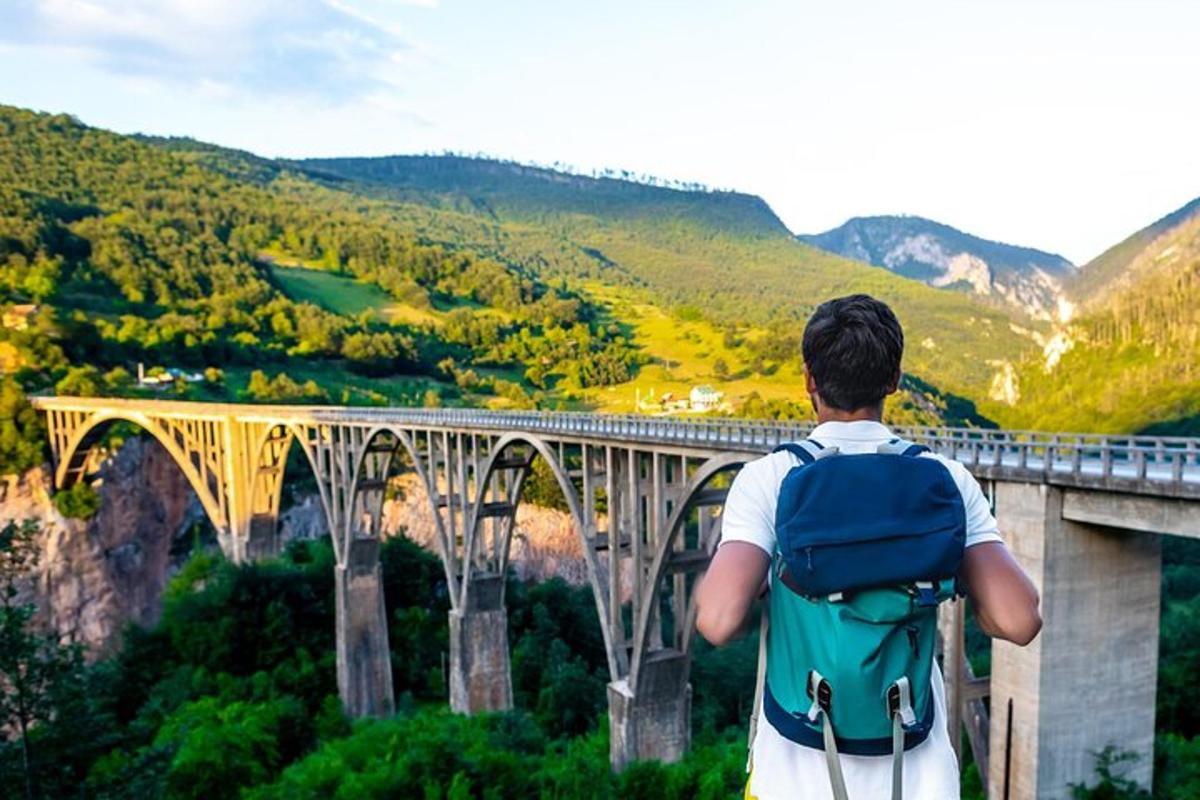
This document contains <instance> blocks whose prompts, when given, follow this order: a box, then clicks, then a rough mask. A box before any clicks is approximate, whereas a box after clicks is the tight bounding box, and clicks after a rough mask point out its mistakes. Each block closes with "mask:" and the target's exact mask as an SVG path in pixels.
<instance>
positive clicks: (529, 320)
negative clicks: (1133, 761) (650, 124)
mask: <svg viewBox="0 0 1200 800" xmlns="http://www.w3.org/2000/svg"><path fill="white" fill-rule="evenodd" d="M0 131H2V132H3V136H2V137H0V263H3V265H4V273H3V277H2V278H0V305H3V306H4V307H5V308H7V309H9V310H10V311H11V312H12V314H15V315H17V316H20V317H21V318H20V319H16V316H13V318H12V319H11V320H9V322H6V324H5V326H4V328H3V330H2V331H0V368H2V369H3V370H4V374H5V375H6V376H7V377H6V381H7V382H8V383H7V384H6V386H7V388H6V394H5V395H4V396H5V397H6V398H9V400H10V401H11V402H9V412H10V413H6V414H4V415H3V418H2V420H0V428H2V430H0V449H3V450H4V451H5V453H4V454H3V460H4V461H5V464H6V465H7V466H8V467H10V468H19V467H21V466H28V464H30V463H32V461H33V460H36V458H37V457H38V456H37V449H38V448H37V445H36V443H37V442H38V441H39V439H40V437H39V435H38V434H37V431H36V430H35V429H36V425H37V422H36V419H34V418H32V417H30V416H29V415H27V414H26V415H24V416H22V413H23V412H22V408H23V406H22V404H21V402H20V396H21V393H22V392H23V391H24V392H27V391H43V390H57V391H59V392H61V393H74V394H139V393H140V394H150V395H153V396H158V395H159V394H161V393H162V392H163V391H169V392H171V393H173V394H174V395H175V396H183V397H192V398H197V399H237V400H250V401H254V400H270V401H298V402H325V401H328V402H337V403H393V404H438V403H449V404H472V405H483V404H486V405H492V406H499V407H505V406H508V407H512V406H517V407H534V406H541V407H563V406H565V407H582V408H596V409H601V410H631V409H632V408H633V405H634V403H633V400H634V396H635V394H637V393H638V392H647V391H654V390H657V391H661V392H664V393H665V392H666V391H667V390H673V391H678V392H681V393H684V394H686V392H687V391H688V390H689V389H690V387H691V386H693V385H697V384H701V383H714V384H719V385H721V386H722V388H725V386H726V384H727V385H728V389H729V393H730V394H729V400H730V406H729V408H730V409H731V410H732V411H734V412H735V413H742V414H768V415H771V416H801V417H802V416H805V415H806V414H808V413H810V412H809V409H808V404H807V401H806V398H805V395H804V391H803V383H802V378H801V364H800V357H799V336H800V332H801V329H802V326H803V321H804V319H805V318H806V316H807V315H808V314H809V313H810V312H811V310H812V308H813V307H815V305H816V304H817V303H818V302H820V301H821V300H824V299H826V298H828V297H830V296H834V295H838V294H846V293H850V292H855V291H865V292H870V293H872V294H876V295H878V296H881V297H883V298H885V299H887V300H888V301H890V302H892V303H893V304H894V305H895V306H896V308H897V310H898V312H899V313H900V314H901V316H902V317H903V318H904V320H905V322H906V324H907V327H908V335H909V341H910V347H909V350H908V359H907V362H906V368H907V369H908V371H909V372H910V373H911V375H912V377H911V378H910V379H909V380H908V381H906V383H905V388H904V391H903V392H902V396H901V397H900V398H899V399H898V401H897V402H896V403H894V404H892V405H891V406H890V407H889V415H890V416H891V417H892V418H893V419H895V420H896V421H901V422H937V421H940V420H949V421H953V422H963V421H982V419H981V418H979V417H978V416H977V415H976V413H975V411H974V409H973V407H972V406H971V404H970V402H969V400H964V399H963V398H971V397H976V396H981V395H984V394H986V393H987V392H988V390H989V387H990V386H991V384H992V382H993V380H994V378H995V374H996V373H997V372H998V371H1002V370H1003V368H1004V365H1005V364H1007V363H1009V362H1011V361H1012V360H1014V359H1016V358H1017V356H1018V354H1019V352H1020V350H1021V348H1022V346H1023V342H1024V341H1025V335H1024V334H1022V333H1020V332H1021V331H1027V328H1025V327H1023V326H1022V325H1018V324H1017V323H1021V322H1023V320H1020V319H1019V318H1016V317H1013V316H1011V315H1009V314H1008V313H1006V312H1002V311H1000V310H997V309H996V308H993V307H989V306H987V305H985V304H980V303H977V302H973V301H971V300H970V299H969V298H966V297H962V296H957V295H954V294H949V293H944V292H937V291H934V290H932V289H929V288H927V287H924V286H921V285H919V284H916V283H914V282H912V281H907V280H904V279H902V278H898V277H895V276H891V275H888V274H887V273H884V272H882V271H880V270H876V269H872V268H870V267H867V266H866V265H863V264H860V263H856V262H853V261H849V260H845V259H841V258H837V257H834V256H830V255H828V254H825V253H822V252H820V251H818V250H815V249H813V248H809V247H807V246H805V245H802V244H800V243H797V242H796V241H795V240H794V239H793V238H792V236H791V235H790V233H789V232H788V231H787V230H786V228H784V226H783V225H782V224H781V223H780V222H779V220H778V219H777V218H776V217H775V216H774V214H773V213H772V212H771V210H770V209H769V208H768V207H767V205H766V204H765V203H764V202H763V201H762V200H761V199H759V198H756V197H752V196H748V195H742V194H738V193H734V192H718V191H709V190H706V189H703V188H702V187H696V186H676V187H666V186H660V185H648V184H645V183H638V182H635V181H631V180H625V179H622V178H617V177H608V178H599V179H597V178H587V177H582V176H577V175H568V174H564V173H559V172H554V171H550V170H545V169H540V168H530V167H523V166H519V165H513V164H507V163H504V162H495V161H486V160H479V159H464V158H458V157H413V158H394V159H354V160H324V161H319V162H303V163H290V162H279V161H272V160H269V159H263V158H259V157H257V156H254V155H253V154H250V153H245V152H241V151H233V150H228V149H224V148H220V147H216V146H212V145H207V144H204V143H200V142H196V141H193V140H189V139H173V138H168V139H164V138H152V137H138V136H121V135H117V134H113V133H109V132H106V131H103V130H98V129H94V128H90V127H88V126H86V125H84V124H81V123H80V122H78V121H77V120H75V119H73V118H71V117H67V116H61V115H60V116H51V115H47V114H37V113H33V112H28V111H23V110H20V109H15V108H0ZM636 308H642V309H646V313H642V312H633V311H631V309H636ZM12 314H10V316H12ZM631 315H632V316H631ZM10 323H11V324H10ZM139 364H142V365H144V367H145V368H146V370H148V372H149V375H150V377H151V378H152V379H154V380H155V381H157V383H156V384H155V386H156V388H155V389H152V390H150V389H146V388H145V386H143V385H140V384H138V383H137V382H136V381H135V380H134V373H135V371H136V369H137V366H138V365H139ZM681 365H682V366H681ZM643 369H647V370H648V371H646V372H644V373H643V372H642V370H643ZM199 375H203V380H197V379H196V377H195V376H199ZM164 387H166V388H164ZM609 387H612V390H611V391H610V390H609Z"/></svg>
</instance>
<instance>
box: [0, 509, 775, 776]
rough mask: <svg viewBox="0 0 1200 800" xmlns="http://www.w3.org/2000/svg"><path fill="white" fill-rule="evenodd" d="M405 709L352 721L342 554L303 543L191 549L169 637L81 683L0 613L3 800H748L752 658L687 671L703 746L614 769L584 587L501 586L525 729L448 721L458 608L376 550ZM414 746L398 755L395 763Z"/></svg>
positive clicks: (80, 666) (136, 641)
mask: <svg viewBox="0 0 1200 800" xmlns="http://www.w3.org/2000/svg"><path fill="white" fill-rule="evenodd" d="M32 533H33V532H32V531H31V530H29V529H28V528H22V527H21V526H17V525H10V526H9V527H8V528H7V529H5V530H4V531H3V534H2V535H0V590H3V589H7V588H8V587H9V586H11V585H12V581H13V580H14V579H16V578H17V577H18V576H19V575H20V573H21V571H22V570H23V569H28V568H29V567H30V566H31V565H32V562H33V560H34V559H35V558H36V553H35V552H33V551H32V546H33V545H32ZM381 558H382V564H383V572H384V594H385V598H386V604H387V610H388V619H389V628H390V630H389V636H390V642H391V647H392V665H393V669H392V673H393V680H394V684H395V686H394V688H395V692H396V697H397V698H398V703H397V704H398V708H399V711H398V713H397V715H396V716H395V717H393V718H390V719H386V720H363V721H358V722H353V723H352V722H351V721H349V720H347V719H346V718H345V717H344V716H343V714H342V711H341V704H340V701H339V700H338V698H337V687H336V676H335V667H334V649H333V633H334V609H333V602H334V601H333V553H332V548H331V547H330V546H329V544H328V543H327V542H324V541H322V542H299V543H296V544H294V545H292V547H291V548H290V549H289V550H288V551H287V553H286V554H285V555H284V556H283V557H281V558H280V559H278V560H275V561H270V562H263V563H258V564H253V565H244V566H235V565H233V564H231V563H229V562H226V561H224V560H223V559H221V558H220V557H219V556H214V555H211V554H209V553H207V552H203V551H199V552H197V553H196V554H195V555H194V556H193V557H192V559H191V560H190V561H189V562H188V563H187V565H186V566H185V567H184V568H183V570H182V571H181V572H180V573H179V574H178V575H177V576H176V577H175V578H174V579H173V580H172V582H171V584H170V586H169V588H168V590H167V593H166V597H165V601H164V605H163V612H162V618H161V621H160V622H159V623H158V625H156V626H155V627H154V628H152V629H149V630H145V629H137V628H131V629H130V630H128V631H127V632H126V634H125V637H124V641H123V643H122V645H121V647H120V649H119V651H118V652H117V653H116V654H115V655H113V656H112V657H110V658H107V659H105V660H102V661H100V662H98V663H95V664H93V665H85V663H84V661H83V660H82V658H81V654H80V653H79V651H78V650H77V649H73V648H71V647H67V646H64V645H61V644H59V643H58V639H57V637H46V636H44V635H39V634H37V633H36V632H34V631H33V629H32V628H31V626H30V625H29V624H28V623H29V615H30V613H31V609H30V608H29V607H21V606H17V605H15V604H14V602H13V600H12V597H13V595H11V594H4V595H0V599H3V600H4V603H3V606H2V607H0V611H2V612H3V616H0V639H2V641H3V642H4V644H5V647H4V648H3V650H0V681H4V682H5V683H7V682H8V681H10V680H12V679H14V677H18V676H19V678H20V679H19V680H17V681H15V682H14V683H13V686H14V687H15V691H12V692H5V693H4V695H3V697H2V700H0V724H3V725H5V726H6V727H7V728H9V729H10V730H14V731H16V730H20V731H23V732H25V735H18V736H14V737H12V738H11V739H9V740H7V741H5V742H3V743H0V787H2V788H0V796H4V797H14V798H15V797H22V796H24V797H39V798H51V797H88V798H130V799H131V800H132V798H146V797H167V798H206V799H207V800H216V799H218V798H237V797H246V798H298V797H312V798H318V797H321V798H323V797H345V798H368V797H379V798H383V797H429V798H439V797H448V798H469V797H488V798H500V797H530V796H545V797H558V798H581V799H582V798H593V797H618V796H619V797H646V798H656V799H657V798H662V797H668V798H692V797H701V798H723V797H730V796H735V795H736V794H737V793H738V791H739V787H740V784H741V781H742V779H743V772H744V764H745V761H744V758H745V750H744V746H745V730H744V722H745V720H744V719H743V717H744V715H745V712H746V709H747V708H748V703H749V698H750V696H751V694H752V692H753V677H752V675H753V670H754V664H755V658H756V647H755V644H754V642H748V643H747V644H746V645H745V646H741V647H737V648H733V649H731V650H727V651H721V652H715V651H711V650H707V649H705V650H703V651H702V653H701V655H700V656H699V657H698V659H697V662H696V665H695V667H694V669H693V676H694V677H693V681H694V685H695V686H696V687H697V694H696V701H695V703H694V709H693V719H694V725H695V744H696V747H695V748H694V749H693V751H692V753H691V754H690V755H689V756H688V758H687V759H686V760H685V761H684V762H682V763H680V764H675V765H669V766H667V765H660V764H657V763H646V764H639V765H637V766H635V767H633V768H631V769H630V770H628V771H626V772H625V773H623V774H622V775H620V776H613V775H611V774H610V771H609V767H608V742H607V723H606V722H605V721H604V719H603V713H604V709H605V706H604V703H605V688H604V687H605V684H606V682H607V666H606V661H605V656H604V648H603V642H602V639H601V634H600V629H599V624H598V622H597V620H596V616H595V614H596V612H595V605H594V601H593V599H592V595H591V592H590V590H588V589H586V588H580V587H571V586H569V585H567V584H566V583H564V582H562V581H561V580H557V579H556V580H551V581H548V582H545V583H541V584H523V583H519V582H515V581H514V582H512V583H511V584H510V586H509V589H508V592H509V594H508V608H509V620H510V621H509V633H510V637H511V652H512V668H513V687H514V691H515V695H516V702H517V706H518V710H516V711H513V712H511V713H507V714H492V715H481V716H476V717H461V716H455V715H452V714H450V713H449V711H448V709H447V707H446V677H445V674H444V671H443V670H444V658H445V651H446V648H447V646H448V644H447V635H448V634H447V622H446V613H447V611H448V604H447V602H446V592H445V586H444V577H443V572H442V567H441V565H440V562H439V561H438V560H437V557H436V556H434V555H432V554H430V553H428V552H426V551H424V550H422V549H421V548H419V547H418V546H416V545H414V544H412V543H411V542H409V541H408V540H406V539H403V538H394V539H390V540H388V541H387V543H386V544H385V546H384V547H383V549H382V556H381ZM399 742H403V745H402V746H400V745H398V743H399Z"/></svg>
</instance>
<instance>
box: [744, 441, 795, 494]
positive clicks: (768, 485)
mask: <svg viewBox="0 0 1200 800" xmlns="http://www.w3.org/2000/svg"><path fill="white" fill-rule="evenodd" d="M794 466H796V458H795V456H793V455H791V454H790V453H788V452H786V451H780V452H776V453H767V454H766V455H764V456H760V457H758V458H756V459H754V460H752V461H747V462H746V463H745V464H744V465H743V466H742V469H741V471H739V472H738V476H737V481H738V482H739V483H742V484H744V485H749V484H754V485H755V486H761V487H762V488H763V489H766V490H769V492H771V493H775V492H778V491H779V487H780V485H781V484H782V483H783V479H784V478H785V477H787V474H788V472H790V471H791V469H792V467H794Z"/></svg>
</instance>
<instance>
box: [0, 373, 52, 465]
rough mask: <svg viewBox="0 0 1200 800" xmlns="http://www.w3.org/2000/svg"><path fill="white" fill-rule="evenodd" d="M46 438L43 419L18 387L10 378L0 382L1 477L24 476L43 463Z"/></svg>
mask: <svg viewBox="0 0 1200 800" xmlns="http://www.w3.org/2000/svg"><path fill="white" fill-rule="evenodd" d="M45 436H46V430H45V424H44V423H43V421H42V415H41V414H39V413H38V412H37V410H36V409H35V408H34V407H33V406H32V405H30V404H29V399H28V398H27V397H26V396H25V392H24V390H22V389H21V386H20V384H18V383H17V382H16V381H15V380H13V379H12V378H4V379H3V380H2V381H0V473H3V474H6V475H11V474H14V473H18V472H24V471H25V470H27V469H30V468H31V467H35V466H37V465H38V464H40V463H42V460H43V457H44V456H43V453H44V450H45V447H46V445H45V441H46V439H45Z"/></svg>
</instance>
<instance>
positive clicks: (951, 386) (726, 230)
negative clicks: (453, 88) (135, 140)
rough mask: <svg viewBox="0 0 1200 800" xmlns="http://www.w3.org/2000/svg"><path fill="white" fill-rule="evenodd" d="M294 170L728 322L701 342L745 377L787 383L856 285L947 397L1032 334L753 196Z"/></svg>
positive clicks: (330, 166) (994, 367) (514, 256)
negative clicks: (817, 329) (806, 329)
mask: <svg viewBox="0 0 1200 800" xmlns="http://www.w3.org/2000/svg"><path fill="white" fill-rule="evenodd" d="M294 163H295V165H296V166H297V167H298V168H301V169H303V170H305V172H306V174H307V175H308V176H309V177H312V178H313V179H316V180H326V181H328V182H329V185H337V186H341V187H342V188H343V189H346V190H351V189H352V190H353V191H356V192H361V193H366V194H370V195H372V196H375V197H380V198H387V199H390V200H392V201H394V202H397V203H400V204H403V205H404V206H405V207H406V208H408V209H409V210H410V212H411V213H412V215H413V224H414V225H415V226H416V227H417V229H418V230H419V231H420V232H421V234H422V235H423V236H425V237H428V238H430V239H435V240H446V239H447V238H449V237H454V238H455V240H456V241H458V242H460V243H464V244H468V245H469V246H470V247H472V248H473V249H474V250H477V251H479V252H483V253H488V254H491V255H494V256H496V257H498V258H503V259H506V260H509V261H513V262H516V263H520V264H523V265H526V266H527V267H528V268H530V269H531V270H534V271H536V272H537V273H538V274H541V275H543V276H555V277H561V278H564V279H566V280H568V281H571V282H577V281H584V282H586V283H591V284H595V283H601V284H604V285H605V286H608V287H619V288H622V289H624V290H629V291H632V292H634V293H637V294H638V295H639V296H641V297H644V298H645V299H646V300H648V301H649V302H651V303H653V305H654V306H656V307H657V308H658V309H659V310H662V311H666V312H667V313H668V314H670V315H675V316H679V315H682V316H684V317H693V316H694V317H697V318H698V319H700V320H702V321H704V322H706V323H708V324H709V325H711V326H714V327H716V328H717V329H719V330H718V337H717V338H718V341H719V340H720V338H721V331H727V332H729V333H730V339H731V340H735V339H736V340H737V341H739V342H741V345H740V346H739V347H738V348H735V350H736V351H737V352H733V353H730V352H724V351H722V350H721V349H720V348H717V347H705V348H700V350H701V351H702V353H703V354H704V355H702V356H701V357H705V356H706V357H707V358H708V359H709V360H710V361H712V360H714V359H715V358H717V357H718V356H719V357H720V358H722V359H723V360H725V361H727V362H729V364H730V366H731V370H730V372H731V373H733V374H735V375H736V374H738V373H739V372H742V371H743V370H739V369H738V367H739V365H741V366H745V367H746V368H747V369H751V368H752V366H753V365H754V364H755V363H761V362H762V360H763V358H759V355H763V356H764V357H765V360H766V361H767V362H768V367H767V369H768V374H770V375H771V377H772V378H775V377H779V376H780V374H779V373H778V372H776V373H770V362H772V361H775V362H780V361H792V362H795V363H798V362H797V361H796V360H797V359H798V352H799V343H798V336H799V332H800V330H801V329H802V327H803V320H804V319H806V318H807V316H808V315H809V314H810V313H811V311H812V310H813V309H814V308H815V307H816V305H817V304H818V303H819V302H821V301H822V300H824V299H827V298H829V297H833V296H837V295H839V294H848V293H852V292H856V291H861V292H868V293H872V294H876V295H878V296H880V297H881V298H883V299H885V300H887V301H888V302H889V303H892V304H893V305H894V306H895V307H896V309H897V312H898V313H899V314H900V315H901V318H902V319H903V320H904V321H905V323H906V325H908V326H909V337H910V341H912V342H913V346H912V347H911V348H910V349H909V355H908V361H907V362H906V368H907V369H908V370H909V371H910V372H913V373H915V374H916V375H917V376H918V377H920V378H921V379H923V380H925V381H928V382H930V383H932V384H935V385H936V386H938V387H939V388H940V389H942V390H949V391H951V392H954V393H957V394H962V395H969V396H986V394H987V393H988V391H989V389H990V387H991V386H992V385H993V383H994V381H995V380H996V377H997V375H998V374H999V373H1000V372H1001V371H1003V369H1004V367H1003V365H1004V364H1005V363H1008V362H1010V361H1011V360H1013V359H1015V358H1016V357H1017V355H1018V354H1019V353H1020V351H1021V349H1022V348H1023V347H1024V345H1025V344H1026V343H1027V339H1026V337H1025V336H1023V335H1022V334H1020V333H1014V327H1017V328H1020V327H1021V326H1025V327H1028V320H1027V319H1026V318H1025V317H1024V315H1022V314H1018V313H1013V312H1010V311H1008V310H1007V309H1004V308H1001V307H998V306H996V304H994V303H988V302H981V301H980V300H977V299H975V298H973V297H971V296H970V295H967V294H962V293H953V292H942V291H937V290H934V289H931V288H927V287H925V286H922V285H920V284H919V283H916V282H914V281H910V280H906V279H904V278H902V277H899V276H893V275H889V274H888V273H886V272H883V271H880V270H877V269H872V268H870V267H869V266H867V265H865V264H863V263H861V262H859V261H855V260H851V259H847V258H843V257H840V256H838V255H836V254H832V253H828V252H825V251H822V250H819V249H817V248H814V247H811V246H809V245H807V244H806V243H803V242H800V241H797V240H796V239H795V238H794V237H793V236H792V235H791V234H790V232H788V230H787V229H786V227H785V226H783V224H782V223H781V222H779V220H778V218H777V217H776V216H775V214H774V213H772V212H771V210H770V208H769V207H768V206H767V204H766V203H765V202H763V201H762V200H761V199H760V198H757V197H753V196H750V195H745V194H740V193H736V192H716V191H698V190H694V189H693V190H680V189H677V188H669V187H662V186H647V185H645V184H641V183H637V182H633V181H629V180H623V179H618V178H605V177H602V178H594V177H588V176H579V175H569V174H565V173H561V172H556V171H553V170H546V169H543V168H535V167H524V166H521V165H514V164H509V163H506V162H496V161H490V160H487V159H474V158H461V157H456V156H397V157H383V158H348V159H316V160H305V161H300V162H294ZM676 327H677V328H678V327H679V326H676ZM951 332H952V333H951ZM697 333H698V335H699V332H697ZM763 351H767V352H763ZM656 356H667V357H669V354H667V353H652V354H651V358H652V359H653V358H655V357H656ZM751 372H754V373H756V374H757V370H753V369H751ZM760 383H761V385H755V386H754V387H752V388H753V390H754V391H758V392H760V394H761V393H762V392H763V391H775V392H777V393H778V394H780V395H783V394H786V393H788V392H790V393H791V395H790V396H792V397H796V398H803V396H804V394H803V391H802V390H801V389H800V388H799V385H798V384H796V383H790V384H788V386H787V389H786V391H779V389H778V387H775V386H774V385H773V384H774V383H775V381H770V380H768V381H762V382H760ZM647 388H649V387H647ZM747 388H751V387H749V386H748V387H747ZM630 399H632V398H630Z"/></svg>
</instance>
